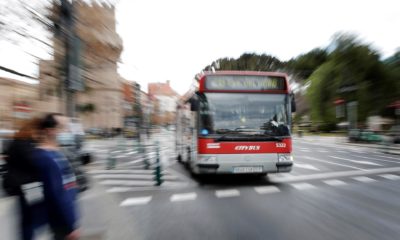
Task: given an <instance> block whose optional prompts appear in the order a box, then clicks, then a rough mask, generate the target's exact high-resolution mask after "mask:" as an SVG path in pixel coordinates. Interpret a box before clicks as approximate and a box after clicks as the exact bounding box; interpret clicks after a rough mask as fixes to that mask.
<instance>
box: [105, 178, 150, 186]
mask: <svg viewBox="0 0 400 240" xmlns="http://www.w3.org/2000/svg"><path fill="white" fill-rule="evenodd" d="M154 183H155V182H154V181H130V180H105V181H101V182H100V184H101V185H106V186H130V187H132V186H154Z"/></svg>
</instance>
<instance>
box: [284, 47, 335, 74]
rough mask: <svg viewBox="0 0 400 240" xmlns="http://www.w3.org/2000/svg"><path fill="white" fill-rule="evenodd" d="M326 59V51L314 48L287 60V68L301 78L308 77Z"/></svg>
mask: <svg viewBox="0 0 400 240" xmlns="http://www.w3.org/2000/svg"><path fill="white" fill-rule="evenodd" d="M327 60H328V53H327V51H326V50H324V49H321V48H315V49H313V50H311V51H310V52H308V53H305V54H301V55H299V56H298V57H296V58H293V59H291V60H289V61H288V62H287V69H288V70H289V71H290V72H293V73H294V74H295V75H296V76H298V78H300V79H301V80H305V79H308V78H309V77H310V76H311V74H312V73H313V72H314V71H315V70H316V69H317V68H318V67H319V66H321V65H322V64H323V63H325V62H326V61H327Z"/></svg>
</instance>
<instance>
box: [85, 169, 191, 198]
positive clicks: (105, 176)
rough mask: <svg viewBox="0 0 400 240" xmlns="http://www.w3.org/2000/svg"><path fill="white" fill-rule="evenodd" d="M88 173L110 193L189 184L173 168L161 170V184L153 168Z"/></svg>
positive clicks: (179, 186)
mask: <svg viewBox="0 0 400 240" xmlns="http://www.w3.org/2000/svg"><path fill="white" fill-rule="evenodd" d="M88 173H89V174H90V175H91V177H92V178H93V179H95V180H96V182H97V183H98V184H100V185H102V186H103V187H104V188H106V191H107V192H110V193H118V192H130V191H138V190H156V189H167V188H181V187H186V186H188V181H187V180H186V179H184V176H181V175H180V174H179V173H177V172H175V171H173V170H172V169H166V170H164V171H162V172H161V174H162V180H163V183H162V185H161V186H156V185H157V181H156V176H155V173H154V170H152V169H149V170H146V169H126V168H124V169H112V170H90V171H89V172H88Z"/></svg>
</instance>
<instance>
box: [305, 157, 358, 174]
mask: <svg viewBox="0 0 400 240" xmlns="http://www.w3.org/2000/svg"><path fill="white" fill-rule="evenodd" d="M300 158H301V157H300ZM305 158H307V159H309V160H312V161H317V162H323V163H329V164H332V165H337V166H342V167H348V168H353V169H357V170H362V171H365V170H366V169H363V168H359V167H354V166H350V165H346V164H341V163H337V162H330V161H327V160H320V159H316V158H313V157H305Z"/></svg>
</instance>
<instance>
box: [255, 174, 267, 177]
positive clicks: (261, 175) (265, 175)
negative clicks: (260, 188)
mask: <svg viewBox="0 0 400 240" xmlns="http://www.w3.org/2000/svg"><path fill="white" fill-rule="evenodd" d="M256 176H257V177H258V178H265V177H267V176H268V173H259V174H257V175H256Z"/></svg>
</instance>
